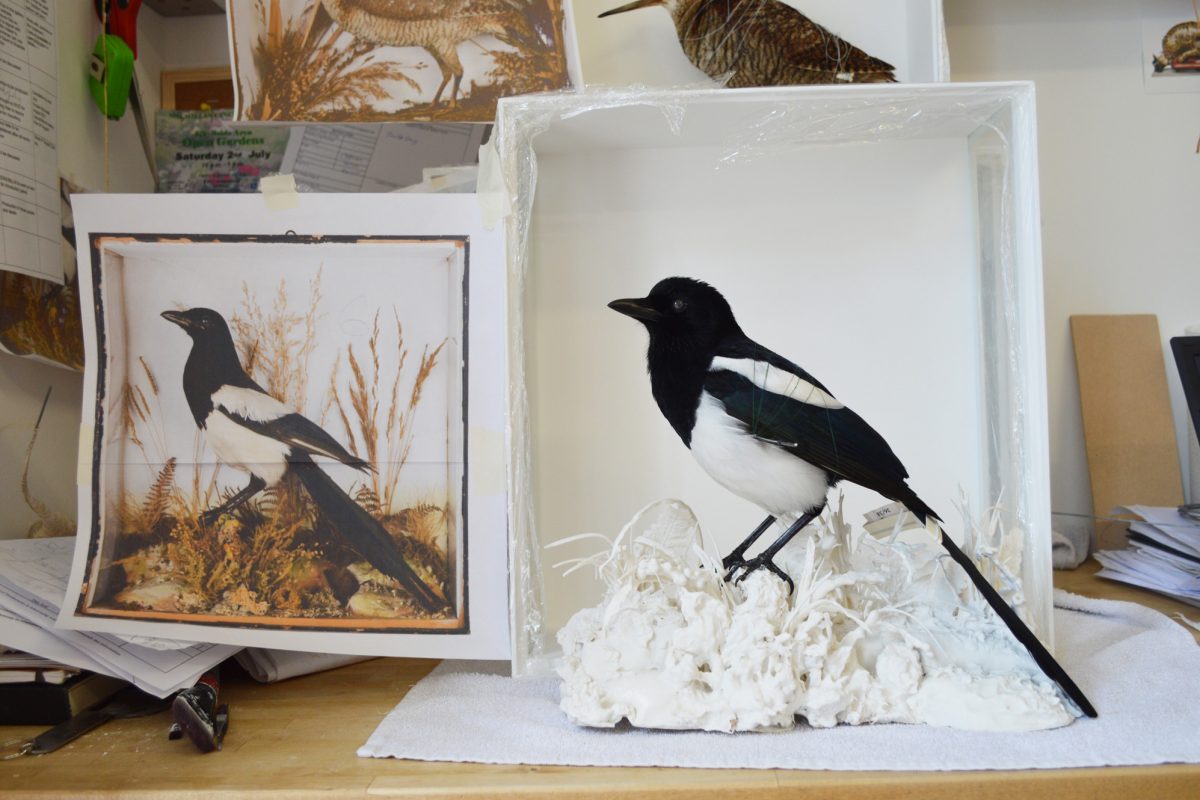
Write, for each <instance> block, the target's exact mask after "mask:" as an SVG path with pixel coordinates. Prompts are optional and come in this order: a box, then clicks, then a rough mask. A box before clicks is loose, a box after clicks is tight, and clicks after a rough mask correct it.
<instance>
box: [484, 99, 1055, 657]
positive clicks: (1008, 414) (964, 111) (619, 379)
mask: <svg viewBox="0 0 1200 800" xmlns="http://www.w3.org/2000/svg"><path fill="white" fill-rule="evenodd" d="M590 100H591V104H590V105H589V98H587V97H582V98H546V99H542V100H538V99H532V100H529V99H527V100H525V101H523V102H511V103H510V102H507V101H506V103H505V104H504V105H503V107H502V112H501V118H500V124H499V127H498V134H499V136H498V145H497V147H498V151H499V153H500V158H501V162H502V166H503V168H504V171H505V177H506V180H507V183H508V190H509V191H512V192H516V194H514V195H513V196H514V197H516V198H521V197H533V200H532V204H531V205H530V204H524V205H523V204H522V203H521V202H520V200H519V199H518V200H517V202H516V204H515V207H514V213H513V215H512V217H511V218H510V226H511V228H510V275H511V279H512V280H514V282H515V284H516V285H514V286H510V300H511V301H512V302H514V303H516V308H515V309H514V310H515V312H516V313H514V314H513V316H512V317H511V318H512V319H521V320H523V326H521V327H520V328H519V329H518V330H517V331H515V332H514V334H513V336H514V341H513V343H512V349H513V353H512V355H513V365H514V370H515V372H514V382H515V387H514V397H513V404H512V405H513V407H512V410H511V412H510V413H512V414H513V415H514V419H513V427H512V433H513V441H512V445H513V448H514V461H513V471H512V474H513V486H512V489H513V500H514V505H513V515H512V528H513V534H514V536H515V537H516V539H515V541H516V546H515V549H514V563H513V567H514V569H513V574H514V580H515V583H516V585H515V586H514V615H515V620H514V629H516V631H517V641H516V646H515V648H514V653H515V654H516V659H517V664H516V670H517V671H518V672H524V671H529V670H535V669H538V664H537V662H538V661H539V659H540V658H541V657H542V656H544V655H548V654H552V653H553V652H554V650H555V645H554V639H553V635H554V633H555V632H556V631H557V629H558V628H559V627H561V625H562V624H563V623H564V622H565V621H566V620H567V619H568V618H569V616H570V615H571V614H573V613H574V612H575V611H576V610H578V609H580V608H582V607H584V606H585V605H591V604H594V603H595V602H596V601H597V600H598V599H599V597H600V593H601V587H600V586H599V585H598V583H597V582H596V581H595V580H594V578H593V576H592V575H591V574H590V572H589V571H588V570H580V571H577V572H575V573H573V574H572V575H570V576H569V577H566V578H563V577H562V576H561V574H560V572H561V571H560V570H554V569H551V568H549V567H548V566H545V565H548V564H551V563H553V562H555V561H558V560H559V559H560V558H567V557H570V556H573V555H583V554H586V553H590V552H594V551H595V550H596V549H597V547H598V546H602V545H598V544H597V542H596V541H589V542H581V543H579V544H578V545H572V546H570V547H569V548H559V549H556V550H555V551H553V552H552V553H544V552H542V551H543V548H544V547H545V545H546V544H547V543H549V542H551V541H554V540H556V539H559V538H562V537H567V536H571V535H574V534H578V533H583V532H599V533H603V534H605V535H607V536H610V537H612V536H615V535H616V534H617V533H618V532H619V530H620V529H621V527H622V526H623V524H624V523H625V522H627V521H628V520H629V518H630V517H631V516H632V515H633V514H634V513H635V512H636V511H637V510H638V509H640V508H641V507H642V506H644V505H646V504H647V503H650V502H652V501H654V500H657V499H660V498H664V497H674V498H678V499H680V500H683V501H684V502H686V503H687V504H688V505H690V506H691V507H692V508H693V509H694V510H695V511H696V513H697V515H698V517H699V519H700V521H701V524H702V525H703V526H704V528H705V531H706V533H708V534H709V535H710V536H711V537H712V538H714V539H715V540H716V542H717V543H718V545H719V546H720V548H721V549H722V551H724V550H727V549H729V548H731V547H732V546H733V545H734V544H736V543H737V542H738V541H740V539H741V538H742V537H743V536H744V535H745V534H746V533H748V532H749V530H750V529H751V528H753V527H754V526H755V524H756V523H757V522H758V521H759V520H760V519H761V518H762V516H763V513H762V512H761V511H759V510H758V509H756V508H754V507H753V506H752V505H750V504H749V503H747V502H746V501H743V500H740V499H739V498H737V497H735V496H733V495H731V494H730V493H729V492H727V491H725V490H724V489H722V488H721V487H720V486H718V485H717V484H716V483H714V482H713V481H712V480H711V479H710V478H709V477H708V476H707V475H705V474H704V473H703V472H702V471H701V470H700V468H699V467H698V466H697V465H696V464H695V463H694V462H693V460H692V458H691V456H690V454H689V453H688V451H687V449H686V448H685V447H684V445H683V444H682V443H681V442H680V441H679V439H678V437H677V436H676V435H675V433H674V432H673V431H672V430H671V428H670V427H669V426H668V425H667V423H666V422H665V421H664V420H663V419H662V417H661V415H660V413H659V411H658V409H657V407H656V406H655V404H654V401H653V399H652V397H651V394H650V386H649V380H648V378H647V375H646V367H645V348H646V334H645V332H644V330H643V329H642V328H641V326H639V325H637V324H635V323H633V322H631V321H630V320H629V319H627V318H624V317H622V316H620V315H618V314H616V313H614V312H613V311H611V310H609V309H608V308H606V307H605V305H606V303H607V302H608V301H610V300H613V299H616V298H619V297H631V296H641V295H644V294H645V293H646V292H648V291H649V289H650V287H651V286H652V285H653V284H654V283H655V282H656V281H657V280H659V279H661V278H664V277H668V276H671V275H688V276H692V277H696V278H700V279H703V280H706V281H709V282H710V283H712V284H713V285H714V286H716V287H717V288H718V289H720V290H721V291H722V292H723V293H724V294H725V295H726V297H727V298H728V299H729V301H730V303H731V305H732V307H733V309H734V311H735V313H736V314H737V315H738V319H739V322H740V323H741V325H742V327H743V328H744V329H745V330H746V332H747V334H748V335H749V336H751V338H754V339H756V340H757V341H759V342H760V343H762V344H764V345H766V346H767V347H770V348H772V349H774V350H776V351H778V352H780V353H781V354H784V355H785V356H786V357H789V358H791V359H792V360H794V361H796V362H798V363H799V364H800V365H802V366H803V367H804V368H806V369H808V370H809V371H810V372H812V373H813V374H814V375H815V376H817V378H818V379H820V380H821V381H822V382H824V383H825V384H826V385H827V386H829V388H830V389H831V390H832V391H833V392H834V394H835V395H836V396H838V398H839V399H841V400H842V401H843V402H845V403H846V404H847V405H848V406H850V407H851V408H853V409H854V410H855V411H857V412H858V413H859V414H860V415H862V416H863V417H864V418H865V419H866V420H867V421H868V422H869V423H870V424H871V425H873V426H874V427H875V428H876V429H878V430H879V431H880V432H881V433H882V434H883V435H884V437H885V438H886V439H887V440H888V441H889V443H890V444H891V445H892V447H893V449H894V450H895V452H896V453H897V455H898V456H899V457H900V458H901V460H902V461H903V462H904V464H905V466H906V467H907V468H908V471H909V473H910V475H911V479H910V483H911V485H912V486H913V488H914V489H915V490H916V491H917V493H918V494H919V495H920V496H921V497H922V498H923V499H925V500H926V502H928V503H929V504H930V505H931V506H932V507H933V508H934V509H935V510H937V511H938V512H939V513H940V514H941V515H942V516H943V517H944V518H945V519H946V520H947V521H948V522H949V529H950V531H951V532H952V534H953V535H954V536H955V538H958V539H961V532H962V528H963V522H962V520H961V518H960V515H959V514H958V512H957V511H956V509H955V504H956V501H957V500H958V498H959V496H960V491H961V492H965V493H966V495H967V497H968V498H969V500H970V504H971V507H972V508H973V509H974V510H975V512H976V513H978V512H979V511H980V510H982V509H983V508H984V507H986V506H988V505H991V504H992V503H994V502H996V501H997V500H1000V501H1001V502H1002V503H1003V505H1004V506H1005V509H1006V511H1005V521H1006V523H1007V524H1009V525H1014V526H1020V527H1021V528H1022V529H1023V530H1024V531H1025V538H1026V542H1025V543H1026V558H1025V561H1024V566H1023V574H1022V579H1023V582H1024V591H1025V593H1026V596H1027V601H1028V605H1027V610H1028V612H1029V616H1030V621H1031V624H1032V626H1033V627H1034V629H1035V630H1037V631H1038V632H1039V633H1040V634H1041V635H1042V636H1043V637H1044V638H1047V639H1049V636H1050V626H1049V617H1050V613H1049V612H1050V597H1049V588H1048V587H1049V585H1050V541H1049V540H1050V525H1049V496H1048V460H1047V454H1046V435H1045V434H1046V432H1045V426H1046V423H1045V418H1046V411H1045V387H1044V381H1045V375H1044V354H1043V345H1042V342H1043V330H1042V309H1041V263H1040V249H1039V243H1038V232H1037V225H1036V218H1037V216H1036V215H1037V200H1036V198H1037V182H1036V167H1035V164H1036V156H1035V155H1034V152H1033V147H1034V120H1033V112H1032V87H1031V86H1029V85H1026V84H1002V85H981V86H961V85H960V86H958V87H932V86H931V87H917V88H913V87H886V88H882V89H880V88H873V89H872V88H861V89H857V88H854V89H849V90H847V89H844V88H843V89H836V90H831V89H811V88H810V89H769V90H750V91H737V92H729V91H724V92H722V91H714V92H691V93H680V92H662V93H656V94H653V95H646V94H642V95H636V94H624V95H622V93H620V92H618V93H615V94H604V95H601V96H599V97H593V98H591V99H590ZM522 192H523V193H524V194H522ZM522 312H523V314H522ZM522 364H523V365H524V373H523V374H522V372H521V365H522ZM526 392H527V395H526V394H525V393H526ZM526 399H527V402H528V406H527V408H526V407H524V402H525V400H526ZM842 487H843V491H844V492H845V496H846V510H847V519H849V520H851V521H852V522H857V521H860V520H861V516H860V514H861V513H862V512H865V511H867V510H870V509H871V508H874V507H876V506H878V505H881V504H882V503H884V502H886V500H885V499H883V498H881V497H880V496H879V495H877V494H874V493H873V492H870V491H868V490H865V489H862V488H860V487H857V486H852V485H849V484H842ZM1001 494H1002V495H1003V496H1001ZM539 560H540V562H541V566H539Z"/></svg>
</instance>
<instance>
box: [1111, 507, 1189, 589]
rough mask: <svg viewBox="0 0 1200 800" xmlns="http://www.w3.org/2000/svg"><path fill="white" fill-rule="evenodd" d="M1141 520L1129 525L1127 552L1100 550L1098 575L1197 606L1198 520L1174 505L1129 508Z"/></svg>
mask: <svg viewBox="0 0 1200 800" xmlns="http://www.w3.org/2000/svg"><path fill="white" fill-rule="evenodd" d="M1122 510H1123V511H1129V512H1131V513H1133V514H1136V515H1137V516H1139V517H1141V518H1142V521H1141V522H1133V523H1130V525H1129V534H1128V536H1129V548H1128V549H1127V550H1101V551H1100V552H1098V553H1096V560H1097V561H1099V562H1100V564H1101V565H1102V566H1103V567H1104V569H1102V570H1100V572H1098V573H1097V574H1098V575H1099V576H1100V577H1101V578H1109V579H1111V580H1114V581H1121V582H1122V583H1129V584H1132V585H1134V586H1141V587H1142V588H1144V589H1152V590H1153V591H1156V592H1161V593H1162V594H1166V595H1170V596H1172V597H1174V598H1175V599H1177V600H1182V601H1183V602H1185V603H1190V604H1192V605H1194V606H1200V521H1198V520H1196V519H1193V518H1192V517H1189V516H1186V515H1184V514H1182V513H1180V511H1179V510H1178V509H1177V508H1175V507H1174V506H1171V507H1168V508H1158V507H1153V506H1129V507H1127V508H1125V509H1122Z"/></svg>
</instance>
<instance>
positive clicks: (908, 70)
mask: <svg viewBox="0 0 1200 800" xmlns="http://www.w3.org/2000/svg"><path fill="white" fill-rule="evenodd" d="M624 1H625V0H573V2H572V8H573V10H574V25H575V31H576V34H577V36H578V39H579V60H580V64H581V66H582V77H583V83H584V85H585V86H589V87H594V86H631V85H637V86H664V87H666V86H683V85H687V84H696V83H700V82H707V81H708V80H709V78H708V77H707V76H706V75H705V74H704V73H703V72H701V71H700V70H698V69H696V67H694V66H692V64H691V62H690V61H688V59H687V56H685V55H684V54H683V50H682V49H681V48H680V46H679V44H678V34H677V33H676V31H675V26H674V24H673V23H672V22H671V15H670V14H669V13H667V11H666V9H664V8H643V9H638V10H637V11H629V12H626V13H624V14H617V15H615V16H612V17H605V18H604V19H600V18H599V15H600V14H601V13H602V12H604V11H608V10H609V9H613V8H617V7H618V6H621V5H624ZM785 1H786V2H787V4H788V5H790V6H793V7H794V8H796V9H798V10H799V11H800V12H801V13H803V14H805V15H807V16H808V18H809V19H811V20H813V21H814V22H816V23H818V24H819V25H822V26H823V27H825V28H826V29H827V30H830V31H832V32H833V33H835V34H837V35H838V36H840V37H842V38H843V39H845V40H846V41H848V42H850V43H851V44H853V45H854V46H856V47H859V48H862V49H863V50H865V51H866V52H868V53H870V54H871V55H873V56H875V57H877V58H881V59H883V60H884V61H886V62H888V63H889V64H891V65H892V66H894V67H895V68H896V79H897V80H898V81H900V82H901V83H934V82H938V81H948V80H950V57H949V52H948V49H947V47H946V27H945V17H944V15H943V11H942V0H785ZM735 35H736V34H735Z"/></svg>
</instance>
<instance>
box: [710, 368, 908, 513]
mask: <svg viewBox="0 0 1200 800" xmlns="http://www.w3.org/2000/svg"><path fill="white" fill-rule="evenodd" d="M747 363H757V364H762V363H763V362H762V361H759V362H747ZM773 368H774V367H773ZM803 374H804V375H807V373H803ZM752 376H753V373H752ZM760 384H766V385H768V386H774V387H776V388H779V389H780V390H781V391H771V390H770V389H769V388H763V385H760ZM814 387H815V391H814ZM704 390H705V391H706V392H708V393H709V394H710V395H712V396H713V397H714V398H716V399H717V400H719V401H720V402H721V403H722V405H724V407H725V413H727V414H729V416H731V417H733V418H734V419H736V420H738V421H739V422H740V423H741V424H742V425H744V426H745V428H746V430H747V432H748V433H750V434H752V435H753V436H756V437H758V438H759V439H762V440H764V441H767V442H771V443H772V444H775V445H776V446H778V447H780V448H782V449H784V450H786V451H788V452H789V453H791V454H792V455H795V456H797V457H798V458H802V459H804V460H805V461H807V462H808V463H810V464H813V465H814V466H818V467H821V468H822V469H824V470H826V471H827V472H830V473H832V474H833V475H835V476H837V477H838V478H840V479H843V480H848V481H850V482H852V483H857V484H859V485H860V486H865V487H867V488H868V489H872V490H874V491H877V492H879V493H880V494H882V495H884V496H885V497H891V498H893V499H894V498H896V497H898V496H906V495H908V494H911V491H910V490H909V489H908V487H907V486H906V484H905V479H907V478H908V472H907V471H906V470H905V469H904V465H903V464H902V463H900V459H899V458H897V457H896V454H895V453H893V452H892V448H891V447H890V446H889V445H888V443H887V442H886V441H885V440H884V438H883V437H882V436H880V435H879V433H878V432H877V431H876V430H875V429H874V428H872V427H871V426H870V425H868V424H867V422H866V421H865V420H864V419H863V418H862V417H860V416H858V414H855V413H854V412H853V411H851V410H850V409H848V408H846V407H844V406H842V405H841V404H840V403H838V402H837V401H836V400H834V398H833V397H832V395H830V394H828V391H827V390H825V389H824V387H822V386H821V385H820V384H818V383H816V382H815V381H813V382H812V384H811V386H809V385H806V382H803V378H801V377H800V376H799V375H795V374H794V373H790V372H787V371H784V370H780V374H779V375H778V376H777V378H776V380H775V381H774V382H772V383H768V382H767V381H764V380H761V379H759V380H758V382H757V383H756V382H755V381H753V380H751V377H747V375H745V374H740V373H739V372H735V371H733V370H730V369H721V368H717V369H713V370H712V371H710V372H709V373H708V375H707V376H706V378H705V381H704ZM789 390H790V391H789ZM785 392H788V393H785ZM798 398H808V399H810V400H812V401H813V402H806V401H805V400H803V399H798Z"/></svg>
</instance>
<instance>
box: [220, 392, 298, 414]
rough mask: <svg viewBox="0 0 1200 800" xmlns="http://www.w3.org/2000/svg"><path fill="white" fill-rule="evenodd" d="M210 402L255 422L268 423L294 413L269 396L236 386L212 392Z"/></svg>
mask: <svg viewBox="0 0 1200 800" xmlns="http://www.w3.org/2000/svg"><path fill="white" fill-rule="evenodd" d="M212 401H213V405H214V406H217V407H219V408H223V409H225V410H226V411H228V412H229V413H231V414H237V415H238V416H239V417H245V418H246V419H250V420H254V421H255V422H270V421H271V420H275V419H279V418H280V417H285V416H287V415H288V414H294V413H295V412H294V411H293V410H292V409H290V408H288V407H287V406H286V405H284V404H283V403H281V402H279V401H278V400H276V399H275V398H274V397H271V396H270V395H269V394H263V393H262V392H259V391H255V390H254V389H246V388H242V387H237V386H222V387H221V388H220V389H218V390H217V391H215V392H213V396H212Z"/></svg>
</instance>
